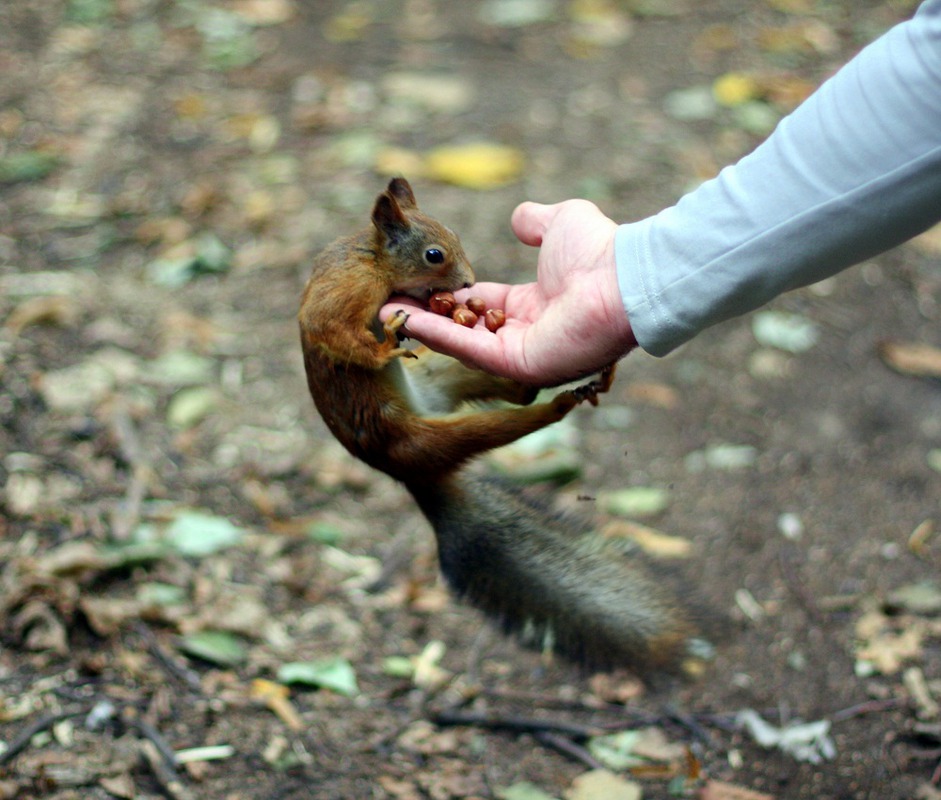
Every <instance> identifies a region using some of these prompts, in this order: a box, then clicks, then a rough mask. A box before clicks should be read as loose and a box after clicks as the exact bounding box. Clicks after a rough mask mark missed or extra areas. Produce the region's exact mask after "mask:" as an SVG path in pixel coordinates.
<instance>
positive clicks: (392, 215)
mask: <svg viewBox="0 0 941 800" xmlns="http://www.w3.org/2000/svg"><path fill="white" fill-rule="evenodd" d="M372 224H373V225H375V226H376V229H377V230H378V231H379V232H380V233H381V234H383V235H384V236H385V237H386V239H388V241H389V243H390V244H395V242H396V241H397V240H398V238H399V237H400V236H401V235H402V234H404V233H406V232H407V231H408V228H409V224H408V220H407V219H406V218H405V215H404V214H403V213H402V209H401V208H400V207H399V204H398V202H397V201H396V199H395V197H394V196H393V195H391V194H390V193H389V192H384V193H383V194H381V195H379V197H377V198H376V205H374V206H373V209H372Z"/></svg>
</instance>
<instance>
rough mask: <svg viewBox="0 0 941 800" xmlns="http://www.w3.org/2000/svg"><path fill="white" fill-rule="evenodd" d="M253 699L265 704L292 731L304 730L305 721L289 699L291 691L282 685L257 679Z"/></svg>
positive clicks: (252, 693) (253, 683) (253, 685)
mask: <svg viewBox="0 0 941 800" xmlns="http://www.w3.org/2000/svg"><path fill="white" fill-rule="evenodd" d="M250 694H251V697H252V699H253V700H259V701H261V702H262V703H264V704H265V705H266V706H267V707H268V708H269V709H270V710H271V711H272V712H274V714H275V715H277V717H278V718H279V719H280V720H281V721H282V722H283V723H284V724H285V725H287V727H288V728H290V729H291V730H292V731H302V730H304V720H302V719H301V717H300V715H299V714H298V713H297V710H296V709H295V708H294V706H293V705H292V703H291V701H290V700H289V699H288V698H289V697H290V696H291V690H290V689H288V687H287V686H282V685H281V684H280V683H275V682H274V681H269V680H265V679H264V678H255V680H253V681H252V688H251V692H250Z"/></svg>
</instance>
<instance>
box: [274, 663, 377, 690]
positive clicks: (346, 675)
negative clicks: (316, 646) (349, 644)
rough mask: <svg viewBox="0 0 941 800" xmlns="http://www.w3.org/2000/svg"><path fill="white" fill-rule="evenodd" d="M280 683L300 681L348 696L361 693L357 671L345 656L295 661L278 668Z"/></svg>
mask: <svg viewBox="0 0 941 800" xmlns="http://www.w3.org/2000/svg"><path fill="white" fill-rule="evenodd" d="M278 681H279V682H280V683H286V684H292V683H300V684H304V685H306V686H317V687H319V688H321V689H329V690H331V691H333V692H336V693H337V694H342V695H344V696H346V697H354V696H355V695H357V694H359V686H358V685H357V683H356V672H355V671H354V670H353V666H352V664H350V662H349V661H347V660H346V659H345V658H329V659H323V660H320V661H293V662H289V663H287V664H282V665H281V666H280V667H279V668H278Z"/></svg>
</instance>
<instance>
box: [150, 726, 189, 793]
mask: <svg viewBox="0 0 941 800" xmlns="http://www.w3.org/2000/svg"><path fill="white" fill-rule="evenodd" d="M140 748H141V752H142V753H143V754H144V757H145V759H146V761H147V764H148V766H149V767H150V770H151V772H153V774H154V777H155V778H156V779H157V782H158V783H159V784H160V788H161V789H163V792H164V794H166V795H167V796H168V797H170V798H171V799H172V800H196V795H194V794H193V792H191V791H190V790H189V788H188V787H187V786H186V785H185V784H184V783H183V781H181V780H180V776H179V775H178V774H177V772H176V770H175V769H172V768H170V767H168V766H167V764H166V759H165V758H164V756H163V754H162V753H161V752H160V751H159V749H158V748H157V746H156V745H155V744H154V743H153V742H152V741H151V740H150V739H143V740H142V741H141V743H140Z"/></svg>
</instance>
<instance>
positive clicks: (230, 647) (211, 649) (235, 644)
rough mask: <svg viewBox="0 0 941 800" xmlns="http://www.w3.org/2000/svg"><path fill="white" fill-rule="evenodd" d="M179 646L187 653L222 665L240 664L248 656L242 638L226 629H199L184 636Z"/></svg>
mask: <svg viewBox="0 0 941 800" xmlns="http://www.w3.org/2000/svg"><path fill="white" fill-rule="evenodd" d="M178 646H179V649H180V650H181V651H182V652H184V653H186V654H187V655H190V656H195V657H196V658H201V659H202V660H203V661H208V662H209V663H211V664H216V665H218V666H220V667H235V666H238V665H239V664H241V663H243V662H244V661H245V659H246V658H247V657H248V653H247V651H246V649H245V644H244V643H243V642H242V640H241V639H240V638H238V637H237V636H233V635H232V634H231V633H226V632H225V631H197V632H196V633H191V634H189V635H187V636H183V637H182V638H181V639H180V641H179V645H178Z"/></svg>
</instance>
